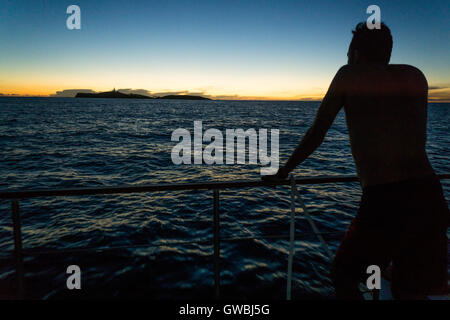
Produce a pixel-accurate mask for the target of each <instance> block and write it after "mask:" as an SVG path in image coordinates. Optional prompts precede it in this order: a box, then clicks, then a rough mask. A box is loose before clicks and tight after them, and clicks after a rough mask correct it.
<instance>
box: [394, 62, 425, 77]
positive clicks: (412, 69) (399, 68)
mask: <svg viewBox="0 0 450 320" xmlns="http://www.w3.org/2000/svg"><path fill="white" fill-rule="evenodd" d="M387 67H388V70H395V71H404V72H411V73H415V74H417V75H420V76H424V75H423V73H422V71H420V69H419V68H416V67H414V66H412V65H409V64H388V65H387Z"/></svg>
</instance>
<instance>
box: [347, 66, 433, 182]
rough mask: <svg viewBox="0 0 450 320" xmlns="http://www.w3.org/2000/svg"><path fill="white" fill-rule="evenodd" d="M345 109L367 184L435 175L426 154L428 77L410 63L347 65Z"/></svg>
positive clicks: (356, 157) (359, 167)
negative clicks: (409, 64)
mask: <svg viewBox="0 0 450 320" xmlns="http://www.w3.org/2000/svg"><path fill="white" fill-rule="evenodd" d="M342 71H343V72H344V75H343V77H342V78H340V79H341V81H342V84H338V86H341V85H342V86H343V90H344V95H345V97H344V109H345V115H346V120H347V127H348V132H349V136H350V144H351V148H352V154H353V158H354V160H355V165H356V169H357V172H358V176H359V178H360V181H361V185H362V186H363V187H365V186H369V185H377V184H383V183H389V182H396V181H402V180H406V179H411V178H418V177H425V176H429V175H431V174H433V169H432V168H431V165H430V163H429V161H428V158H427V155H426V152H425V142H426V122H427V91H428V86H427V81H426V79H425V77H424V76H423V74H422V72H420V71H419V70H418V69H416V68H414V67H412V66H408V65H380V64H373V65H347V66H345V67H344V68H343V70H342Z"/></svg>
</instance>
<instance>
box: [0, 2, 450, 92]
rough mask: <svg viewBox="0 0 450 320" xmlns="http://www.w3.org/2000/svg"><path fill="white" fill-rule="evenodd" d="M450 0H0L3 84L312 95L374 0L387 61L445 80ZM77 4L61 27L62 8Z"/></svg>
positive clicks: (432, 80)
mask: <svg viewBox="0 0 450 320" xmlns="http://www.w3.org/2000/svg"><path fill="white" fill-rule="evenodd" d="M449 3H450V2H449V1H448V0H447V1H376V2H367V1H230V0H226V1H213V0H208V1H163V0H153V1H152V0H149V1H131V0H127V1H94V0H90V1H57V0H54V1H31V2H30V1H5V0H0V40H1V41H0V52H1V53H0V70H2V71H1V73H0V92H1V93H19V94H27V93H28V94H50V93H54V92H55V91H57V90H63V89H73V88H91V89H94V90H107V89H111V88H112V87H116V88H132V89H146V90H150V91H152V92H157V91H184V90H187V91H189V92H203V93H205V94H211V95H214V96H222V95H225V96H232V95H239V96H241V97H248V96H252V97H278V98H301V97H313V98H314V97H319V96H321V95H322V94H323V93H324V92H325V90H326V88H327V86H328V84H329V82H330V80H331V78H332V76H333V75H334V73H335V72H336V70H337V69H338V68H339V67H340V66H341V65H343V64H345V63H346V53H347V48H348V44H349V42H350V39H351V29H352V28H354V26H355V25H356V23H357V22H359V21H365V20H366V19H367V17H368V16H369V15H368V14H366V8H367V7H368V6H369V5H371V4H376V5H378V6H379V7H380V8H381V17H382V20H383V21H384V22H385V23H386V24H387V25H388V26H389V27H390V28H391V30H392V34H393V38H394V48H393V52H392V60H391V62H392V63H406V64H412V65H415V66H417V67H419V68H420V69H421V70H422V71H423V72H424V73H425V75H426V76H427V78H428V81H429V84H430V86H441V87H445V86H448V85H449V84H450V77H449V76H450V58H449V52H450V50H449V49H450V45H449V43H450V41H449V40H450V39H449V30H450V23H449V21H450V19H449V18H448V14H449V6H450V5H449ZM71 4H76V5H78V6H79V7H80V8H81V30H67V28H66V19H67V17H68V15H67V14H66V8H67V7H68V6H69V5H71Z"/></svg>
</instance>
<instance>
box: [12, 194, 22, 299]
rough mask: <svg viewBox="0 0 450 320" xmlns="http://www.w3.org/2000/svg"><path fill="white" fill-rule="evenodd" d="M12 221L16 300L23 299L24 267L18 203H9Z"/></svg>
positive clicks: (14, 201)
mask: <svg viewBox="0 0 450 320" xmlns="http://www.w3.org/2000/svg"><path fill="white" fill-rule="evenodd" d="M11 208H12V221H13V235H14V256H15V260H16V282H17V298H18V299H23V297H24V293H25V290H24V267H23V253H22V232H21V224H20V212H19V201H18V200H12V201H11Z"/></svg>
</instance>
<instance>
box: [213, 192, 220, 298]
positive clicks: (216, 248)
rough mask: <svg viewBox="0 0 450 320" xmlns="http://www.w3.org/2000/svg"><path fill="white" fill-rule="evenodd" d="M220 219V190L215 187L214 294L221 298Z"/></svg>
mask: <svg viewBox="0 0 450 320" xmlns="http://www.w3.org/2000/svg"><path fill="white" fill-rule="evenodd" d="M219 262H220V221H219V190H217V189H214V295H215V298H216V299H218V298H219V289H220V265H219Z"/></svg>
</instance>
